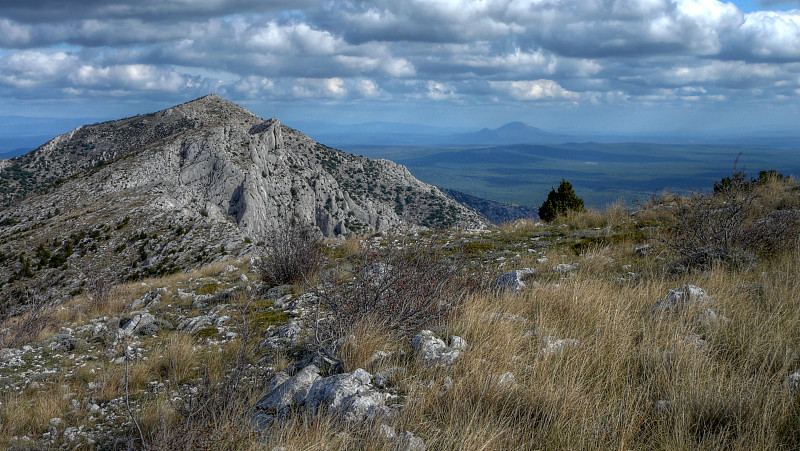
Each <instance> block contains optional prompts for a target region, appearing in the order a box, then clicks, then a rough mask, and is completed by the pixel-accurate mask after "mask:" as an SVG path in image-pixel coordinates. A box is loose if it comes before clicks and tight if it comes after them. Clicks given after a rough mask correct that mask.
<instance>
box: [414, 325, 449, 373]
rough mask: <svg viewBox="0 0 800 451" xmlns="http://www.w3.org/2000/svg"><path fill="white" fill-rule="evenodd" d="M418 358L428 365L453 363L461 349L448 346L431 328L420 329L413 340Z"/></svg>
mask: <svg viewBox="0 0 800 451" xmlns="http://www.w3.org/2000/svg"><path fill="white" fill-rule="evenodd" d="M411 347H412V348H413V349H414V353H415V355H416V358H417V359H418V360H419V361H420V362H421V363H422V364H423V365H426V366H446V365H452V364H453V362H455V360H456V358H458V356H459V355H460V353H461V351H459V350H457V349H453V348H451V347H449V346H447V345H446V344H445V343H444V341H442V340H441V339H440V338H437V337H436V336H435V335H434V334H433V332H431V331H430V330H423V331H420V332H419V333H418V334H417V335H416V336H415V337H414V339H413V340H412V341H411Z"/></svg>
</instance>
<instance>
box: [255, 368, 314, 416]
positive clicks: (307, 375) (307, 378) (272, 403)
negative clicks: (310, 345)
mask: <svg viewBox="0 0 800 451" xmlns="http://www.w3.org/2000/svg"><path fill="white" fill-rule="evenodd" d="M319 379H320V375H319V368H317V367H316V366H315V365H308V366H307V367H305V368H303V369H302V370H300V371H298V372H297V374H295V375H294V376H292V377H290V378H289V379H287V380H286V381H284V382H283V383H281V384H280V385H278V386H277V387H275V388H274V389H273V390H272V391H270V392H269V393H267V394H266V395H265V396H264V397H263V398H261V399H260V400H259V401H258V403H256V408H257V409H260V410H266V411H275V412H279V413H283V412H285V409H286V408H288V407H291V406H297V405H302V404H303V403H305V402H306V395H308V394H309V390H310V389H311V387H312V386H313V384H314V383H315V382H316V381H317V380H319Z"/></svg>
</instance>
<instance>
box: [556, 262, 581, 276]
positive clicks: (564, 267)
mask: <svg viewBox="0 0 800 451" xmlns="http://www.w3.org/2000/svg"><path fill="white" fill-rule="evenodd" d="M576 269H578V267H577V266H576V265H571V264H569V263H561V264H558V265H556V266H553V271H555V272H560V273H562V274H566V273H568V272H572V271H575V270H576Z"/></svg>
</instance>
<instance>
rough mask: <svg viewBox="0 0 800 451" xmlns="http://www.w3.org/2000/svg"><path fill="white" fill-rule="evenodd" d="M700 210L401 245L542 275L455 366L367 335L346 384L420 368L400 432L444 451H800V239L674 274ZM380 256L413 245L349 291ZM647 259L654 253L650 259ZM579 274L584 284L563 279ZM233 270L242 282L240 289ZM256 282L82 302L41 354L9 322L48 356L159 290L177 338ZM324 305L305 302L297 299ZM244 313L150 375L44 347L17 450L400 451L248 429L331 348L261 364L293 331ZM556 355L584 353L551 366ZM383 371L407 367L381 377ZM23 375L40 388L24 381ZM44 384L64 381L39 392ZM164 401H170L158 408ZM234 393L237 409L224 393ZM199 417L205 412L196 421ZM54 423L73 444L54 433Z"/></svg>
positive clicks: (360, 326)
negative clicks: (224, 297) (67, 335)
mask: <svg viewBox="0 0 800 451" xmlns="http://www.w3.org/2000/svg"><path fill="white" fill-rule="evenodd" d="M759 189H760V190H761V191H760V193H758V195H757V196H756V197H754V199H755V204H757V205H758V206H759V208H760V209H761V210H759V209H755V210H753V211H752V212H751V216H748V217H746V218H744V219H743V222H742V223H741V224H740V226H741V227H747V226H748V224H757V225H758V224H762V226H763V223H759V222H758V221H760V220H761V219H760V218H763V215H762V216H758V214H759V212H761V213H763V209H764V208H766V209H768V210H769V211H796V210H797V208H798V205H800V202H798V196H800V193H798V190H797V187H796V185H795V184H794V183H793V182H792V181H787V182H785V183H777V182H774V183H772V184H771V185H769V186H762V187H759ZM695 201H696V199H694V200H692V199H686V198H675V197H669V196H667V197H664V198H661V199H658V200H654V201H653V202H651V203H650V204H648V205H647V206H645V207H643V208H642V209H640V210H639V211H637V213H636V214H635V215H631V214H630V213H628V212H626V211H624V210H623V209H622V208H620V206H619V205H616V206H611V207H609V208H608V209H607V210H605V211H602V212H597V211H590V212H586V213H583V214H580V215H577V216H573V217H570V218H561V219H559V220H557V221H556V222H555V223H553V224H549V225H542V224H532V223H530V222H527V223H526V222H519V223H516V224H508V225H505V226H503V227H500V228H497V229H494V230H489V231H482V232H455V231H450V232H441V233H435V234H422V236H420V235H419V234H418V235H417V236H415V237H405V238H403V239H402V240H401V241H410V240H418V241H419V242H421V243H424V245H425V246H429V247H430V249H443V250H445V251H446V252H443V255H452V254H453V253H456V252H457V253H460V254H461V253H463V255H464V257H465V258H466V260H467V264H466V266H465V269H464V271H465V273H470V275H471V276H475V275H476V274H477V275H479V276H481V277H479V278H482V279H485V280H493V279H495V278H496V277H497V276H499V275H500V274H502V273H503V272H506V271H509V270H512V269H521V268H523V267H525V268H534V269H535V270H536V272H535V274H533V275H531V276H529V277H528V279H527V280H526V283H527V287H526V288H523V289H522V290H520V291H519V292H510V291H505V292H499V293H498V292H497V290H495V289H493V288H492V287H491V284H490V283H476V284H475V285H474V287H475V288H474V289H471V290H469V292H468V293H466V294H465V296H466V297H465V298H464V299H463V300H462V302H460V303H459V307H458V308H457V309H454V310H453V311H452V312H450V313H449V314H448V316H447V318H446V319H444V320H443V321H438V322H434V323H432V324H429V325H428V327H433V328H434V330H435V331H436V332H437V334H439V335H440V336H443V337H444V336H448V335H450V334H454V335H458V336H461V337H463V338H464V339H466V341H467V342H468V343H469V348H468V349H467V351H466V352H464V353H462V355H461V356H460V357H459V358H458V359H457V360H456V362H455V364H454V365H452V366H448V367H439V368H435V369H431V368H426V367H423V366H421V365H418V364H417V363H416V362H415V360H414V359H413V358H412V357H410V356H411V355H412V354H413V352H412V350H411V347H410V336H409V335H408V334H398V333H396V332H395V331H393V330H385V329H382V328H380V327H374V324H375V322H374V321H373V322H369V321H366V322H356V323H353V324H352V325H351V327H350V328H349V330H348V332H349V333H350V334H352V335H351V336H350V337H349V338H348V339H347V340H345V342H344V344H343V345H342V347H341V348H340V350H339V355H338V357H339V358H341V360H342V362H343V366H344V370H345V371H352V370H355V369H356V368H365V369H367V370H368V371H370V372H371V373H373V374H375V373H377V372H379V371H381V370H382V369H385V368H387V367H389V366H402V367H404V368H405V370H406V371H405V373H403V374H402V375H400V376H398V377H397V380H396V381H395V387H396V390H397V392H398V393H399V394H400V395H401V398H402V399H403V400H404V408H403V409H402V410H401V414H400V415H399V417H398V418H396V419H394V420H393V421H392V425H393V426H394V427H395V428H396V430H397V431H398V432H400V431H406V430H408V431H412V432H413V433H414V435H416V436H417V437H421V438H423V439H424V440H425V443H426V444H427V447H428V449H464V450H490V449H610V448H616V449H720V448H739V449H798V448H800V397H799V396H800V395H798V393H797V391H796V390H793V389H792V388H791V384H790V383H789V376H790V374H792V373H794V372H795V371H797V370H798V369H800V277H798V274H800V244H799V243H798V240H797V235H796V233H794V232H792V233H794V234H792V233H788V232H787V233H786V234H785V239H783V240H779V243H780V245H779V246H776V247H774V249H770V250H769V251H768V252H767V251H764V252H758V250H753V249H737V251H739V250H741V251H742V252H747V253H748V255H752V261H748V262H747V264H741V263H740V260H731V259H726V258H720V259H718V260H713V261H711V263H710V265H709V267H707V268H701V269H691V268H690V270H688V271H675V265H674V262H675V261H676V260H678V259H680V258H681V257H682V256H681V255H676V252H675V251H674V248H675V246H674V244H675V242H676V240H679V239H681V236H682V235H680V233H679V232H680V228H681V226H682V225H685V224H687V223H691V218H689V219H687V217H685V216H682V214H683V213H681V206H686V205H699V204H698V203H697V202H695ZM703 208H706V207H703ZM704 217H705V216H704ZM698 227H699V226H698ZM763 228H764V227H762V229H763ZM789 232H791V230H790V231H789ZM772 238H774V237H772ZM364 242H372V243H373V245H374V246H375V247H377V248H378V249H380V248H390V247H392V246H393V245H395V244H396V243H395V242H394V241H393V239H392V238H386V237H378V238H375V239H366V238H365V239H362V240H359V239H355V238H354V239H351V240H349V241H347V242H344V243H336V244H335V245H333V246H329V248H328V250H327V254H328V260H327V262H328V263H327V264H328V267H329V268H338V269H337V271H338V272H337V273H336V276H335V279H336V280H340V281H345V280H347V279H348V276H350V275H352V274H349V273H348V272H347V271H349V270H352V268H351V269H348V265H349V264H352V261H353V259H354V258H355V257H356V256H357V255H358V254H359V252H361V250H360V249H361V247H362V246H363V243H364ZM645 244H649V245H650V246H651V247H650V248H647V249H646V250H642V249H639V250H638V251H637V250H636V249H637V248H640V247H641V246H643V245H645ZM734 244H736V243H734ZM373 248H374V247H373ZM683 257H686V256H683ZM690 257H691V256H690ZM723 257H724V256H723ZM690 260H691V258H690ZM562 263H568V264H572V265H574V267H575V269H573V270H567V271H559V270H556V269H555V268H554V267H555V266H556V265H558V264H562ZM229 264H232V265H233V266H234V268H233V269H232V270H231V269H225V268H226V266H228V265H229ZM689 266H691V265H689ZM342 268H344V269H342ZM241 275H245V278H244V279H243V278H241ZM257 277H258V273H257V272H256V270H255V268H254V267H251V265H250V262H249V261H248V260H242V261H235V260H232V261H231V262H225V263H222V264H217V265H215V266H212V267H207V268H205V269H204V270H202V271H198V272H195V273H191V274H178V275H174V276H170V277H168V278H163V279H151V280H145V281H143V283H141V282H140V283H134V284H128V285H120V286H117V287H115V288H114V289H113V290H111V292H110V295H109V296H108V297H107V298H103V299H100V301H99V302H98V300H97V299H95V298H93V296H92V294H87V295H82V296H79V297H76V298H74V299H72V300H70V301H69V302H68V303H66V304H64V305H61V306H56V307H53V308H51V309H49V310H47V312H46V314H44V317H45V318H46V320H43V321H42V323H41V327H31V326H27V329H25V330H24V331H23V332H26V333H27V335H25V334H21V333H19V332H20V329H19V326H20V325H21V324H29V323H30V321H28V322H26V318H24V317H23V318H12V319H10V320H8V321H7V322H6V323H4V324H3V325H2V329H0V330H2V332H3V334H4V337H5V338H4V340H5V341H4V345H3V346H5V347H8V348H9V349H11V348H15V349H16V348H21V347H22V346H24V345H26V344H31V345H33V346H34V347H35V346H37V344H40V343H44V342H46V341H47V340H48V339H50V338H52V337H53V336H55V335H56V334H57V333H63V332H64V328H69V329H70V330H80V329H81V327H82V326H85V325H87V324H95V323H97V321H95V323H92V321H93V320H96V319H97V318H108V317H119V316H123V315H125V313H126V312H127V311H129V310H130V308H131V307H130V303H131V301H132V300H134V299H137V298H139V297H140V296H142V295H143V294H145V293H146V292H148V291H150V290H154V289H158V288H163V290H162V293H163V298H162V300H161V302H160V304H159V307H158V308H157V310H156V311H157V312H158V314H159V315H160V316H161V317H164V318H167V319H169V320H172V321H173V322H175V323H177V322H179V320H180V318H183V317H193V316H196V315H198V314H199V313H200V311H199V310H198V309H199V308H198V307H197V306H196V305H192V304H191V300H186V299H184V298H182V297H181V296H180V295H179V293H180V292H187V291H190V290H191V291H194V292H195V293H207V294H214V293H218V292H221V291H223V290H225V289H227V288H236V287H238V288H241V289H242V292H244V291H245V289H246V288H247V287H248V286H250V288H251V292H255V291H253V290H254V289H256V287H255V286H254V285H253V284H252V283H251V282H247V281H246V280H255V279H257ZM308 282H311V283H314V282H315V280H309V281H308ZM685 284H692V285H695V286H698V287H701V288H702V289H703V290H705V292H706V293H707V294H708V295H709V296H710V300H709V301H707V302H706V303H703V304H698V305H689V306H687V307H686V308H684V309H681V310H680V311H677V312H667V313H660V312H654V311H653V310H652V306H653V304H654V303H655V302H656V301H657V300H659V299H660V298H664V297H665V296H666V295H667V293H668V292H669V290H670V289H675V288H678V287H681V286H683V285H685ZM262 288H267V287H262ZM309 289H310V288H309V286H308V284H307V283H305V282H298V283H297V284H296V285H295V286H294V287H293V288H292V289H291V292H290V294H292V295H293V296H297V295H300V294H302V293H303V292H305V291H308V290H309ZM256 291H257V290H256ZM187 299H189V298H187ZM226 305H227V307H226V308H227V312H228V313H227V314H228V315H229V316H230V317H231V322H230V326H229V330H230V331H235V332H236V334H237V335H236V336H233V337H227V338H226V337H225V336H224V332H225V330H222V329H219V328H214V327H206V328H204V329H201V330H199V331H196V332H194V333H189V332H187V331H186V330H184V331H178V330H166V329H165V330H162V331H160V332H159V333H157V334H155V335H153V336H151V337H144V338H137V339H136V343H134V344H135V347H137V348H138V349H139V350H140V352H139V354H140V357H137V358H136V359H134V360H132V361H131V362H130V365H129V366H128V365H122V364H119V363H113V360H114V359H115V358H118V357H119V356H124V351H122V350H120V349H116V350H115V349H109V348H108V347H107V346H105V347H104V345H103V344H102V343H99V344H98V343H94V342H92V341H87V342H86V343H84V344H79V345H78V347H76V348H75V349H74V350H72V351H70V352H58V351H53V350H51V349H49V348H47V347H44V348H43V351H42V352H43V355H42V357H41V359H38V357H37V359H38V360H36V361H35V362H34V361H33V360H31V359H29V360H26V358H22V360H21V362H22V363H21V364H20V365H16V366H12V365H11V364H9V360H8V359H6V360H0V381H1V382H3V383H2V384H0V385H5V386H6V387H11V388H7V389H6V390H4V391H3V393H2V395H0V447H4V448H8V447H13V446H16V447H18V448H20V449H25V448H34V447H37V446H38V447H43V448H48V447H54V448H59V447H63V448H69V449H73V448H76V447H77V448H78V449H94V448H98V447H100V446H101V445H105V446H109V445H108V444H109V443H111V446H112V447H113V446H117V447H118V448H119V449H124V447H125V446H132V447H134V448H143V447H144V448H150V449H177V448H206V449H266V450H272V449H275V447H279V446H283V447H286V449H309V450H310V449H394V447H395V446H396V445H395V444H394V443H392V442H388V441H387V440H385V439H384V438H383V437H382V436H381V433H380V428H379V425H370V424H358V425H353V424H343V423H341V422H338V421H336V419H335V418H331V417H330V416H327V415H318V416H308V415H305V414H302V413H299V412H298V413H297V414H296V415H293V416H291V417H290V418H289V419H288V420H286V421H283V422H280V423H278V424H277V425H273V426H272V427H271V428H270V429H269V430H268V431H266V432H264V431H260V432H257V431H256V430H254V429H253V428H252V427H251V426H250V424H249V420H248V418H249V414H250V412H251V409H252V406H253V405H254V404H255V402H256V401H257V400H258V399H259V398H260V397H261V396H263V395H264V394H265V391H266V380H268V379H269V377H270V376H271V375H272V374H274V372H276V371H279V370H280V369H282V368H283V367H285V366H287V365H288V364H290V363H291V362H292V361H295V360H298V359H300V358H302V357H303V356H304V355H305V353H306V352H307V350H308V349H313V346H310V345H309V346H305V345H303V344H301V345H300V346H297V347H295V348H293V349H288V350H283V351H280V352H273V351H268V350H265V349H264V348H263V347H259V346H258V343H259V342H260V341H261V339H262V338H263V335H264V333H265V332H266V331H267V330H270V329H269V328H270V327H276V326H278V325H280V324H281V323H283V322H285V321H287V320H288V319H289V318H288V317H287V316H286V315H285V313H283V312H282V311H279V310H277V309H275V308H274V307H273V306H272V301H271V300H267V299H265V298H264V296H263V291H257V294H251V295H248V296H245V295H243V294H237V295H234V297H233V299H232V300H228V301H226ZM707 309H712V310H713V311H714V313H715V315H716V319H715V320H709V319H708V318H709V317H708V315H709V314H708V312H707ZM31 314H32V313H31ZM37 324H38V323H37ZM226 330H228V329H226ZM76 335H78V332H76ZM12 338H14V339H15V341H13V340H12ZM307 339H308V340H311V339H310V338H308V337H307ZM556 339H572V340H575V341H570V342H569V344H568V345H565V346H564V347H563V348H562V349H559V350H558V351H557V352H548V351H546V350H545V349H546V347H547V346H546V345H547V343H548V342H552V341H554V340H556ZM12 341H13V342H12ZM0 347H2V346H0ZM375 351H387V352H388V351H404V353H396V354H394V355H396V356H399V357H394V358H392V359H389V360H388V361H387V360H383V361H375V360H374V359H372V358H371V357H372V356H373V354H374V353H375ZM70 354H72V355H70ZM76 354H77V356H76ZM90 356H95V357H97V358H96V359H94V358H91V357H90ZM264 362H267V363H266V364H265V363H264ZM32 365H33V366H35V365H39V366H38V367H37V368H36V371H28V370H30V368H31V366H32ZM26 371H27V372H26ZM23 374H24V375H25V376H24V378H25V379H26V380H20V379H19V376H20V375H23ZM33 374H46V377H39V378H37V379H36V381H38V382H37V383H36V384H35V385H33V384H31V380H30V379H31V377H32V375H33ZM508 374H511V375H512V376H508ZM231 375H234V376H235V378H236V379H235V380H234V379H231ZM447 378H449V379H447ZM232 381H233V382H235V383H233V384H232ZM126 382H127V385H128V387H129V388H128V390H127V391H126V389H125V385H126ZM159 384H162V385H161V386H162V387H166V389H161V390H153V389H152V387H154V386H158V385H159ZM223 385H224V388H225V391H224V393H225V398H224V399H220V397H219V396H214V395H213V393H215V392H221V391H223ZM192 392H194V393H198V392H199V395H196V396H194V397H192V396H191V395H190V393H192ZM204 393H205V396H204V395H203V394H204ZM126 394H127V398H128V401H129V402H130V403H131V405H132V407H131V408H130V410H129V409H127V408H126V407H125V405H124V404H125V403H124V401H125V398H126ZM75 399H77V400H79V401H78V403H79V404H80V403H81V402H84V401H80V400H81V399H91V400H92V401H91V402H92V403H93V404H97V405H101V406H103V407H104V408H105V407H108V408H109V411H111V412H114V415H113V417H111V416H107V417H106V418H100V417H97V416H96V415H93V414H92V413H91V412H90V410H89V409H87V408H86V407H85V402H84V405H80V406H79V408H77V409H76V408H75V407H74V405H73V404H74V403H73V402H72V400H75ZM191 399H194V400H199V401H202V402H203V403H205V404H203V406H202V408H195V407H198V406H188V407H187V404H186V400H191ZM190 407H191V408H190ZM186 412H190V414H189V415H187V414H186ZM52 418H61V419H62V421H63V424H58V425H56V426H53V425H52V422H51V421H50V420H51V419H52ZM132 419H135V420H136V421H135V422H134V421H132ZM80 426H85V427H86V428H87V429H88V428H92V427H94V428H95V429H98V430H101V431H102V430H104V431H105V434H100V435H99V436H98V437H103V440H105V442H102V441H100V440H92V441H86V440H84V441H80V440H78V441H76V442H71V441H69V440H68V439H66V438H59V439H55V440H52V441H47V440H45V439H43V438H42V435H43V434H44V433H46V432H48V431H50V430H51V429H50V428H51V427H53V428H55V429H56V430H57V431H58V432H59V437H63V435H61V431H63V430H64V429H65V428H66V427H76V428H77V427H80ZM139 429H141V435H140V434H139V432H138V430H139ZM26 436H28V437H30V440H27V439H25V438H24V437H26ZM54 436H55V434H54ZM112 438H113V439H112ZM142 438H143V439H144V443H142V441H141V439H142ZM112 449H113V448H112Z"/></svg>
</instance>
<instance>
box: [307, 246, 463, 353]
mask: <svg viewBox="0 0 800 451" xmlns="http://www.w3.org/2000/svg"><path fill="white" fill-rule="evenodd" d="M389 241H391V240H389ZM351 263H352V268H353V273H354V274H353V275H352V277H351V278H349V279H347V280H344V281H342V280H339V279H337V277H336V275H335V274H331V273H327V274H325V275H324V276H323V277H321V279H322V280H321V283H320V285H319V286H318V287H317V288H316V294H317V296H318V297H319V307H321V309H322V311H323V312H325V313H326V314H327V315H325V317H324V318H323V319H322V320H319V321H318V324H317V328H316V340H317V343H318V344H319V345H322V346H323V347H324V346H327V345H329V344H330V343H331V342H333V341H335V340H336V339H337V338H340V337H344V336H347V335H348V334H349V333H350V332H351V330H352V328H353V327H357V326H359V325H363V324H365V323H366V324H369V325H370V327H372V328H375V329H380V330H385V331H387V332H390V333H396V334H399V335H406V334H410V333H413V332H415V331H417V330H419V329H420V328H422V327H424V326H426V325H428V324H431V323H437V322H441V321H443V320H445V319H446V318H448V317H449V316H451V315H453V314H454V313H456V312H457V311H458V309H459V307H461V305H462V303H463V301H464V299H465V297H466V296H467V294H468V293H469V292H470V291H471V290H472V289H474V288H476V286H477V285H479V283H478V282H476V280H475V279H470V276H468V275H466V274H465V271H463V269H464V267H465V265H466V260H465V259H464V257H463V254H461V253H457V254H453V255H445V254H443V253H441V252H437V251H436V250H435V249H433V248H429V247H426V246H425V245H423V244H404V245H401V246H399V247H393V245H391V244H390V245H389V246H387V248H386V249H380V248H379V247H378V246H376V245H366V246H365V247H363V248H362V249H361V251H360V252H359V253H358V254H356V255H355V256H353V257H352V262H351Z"/></svg>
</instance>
